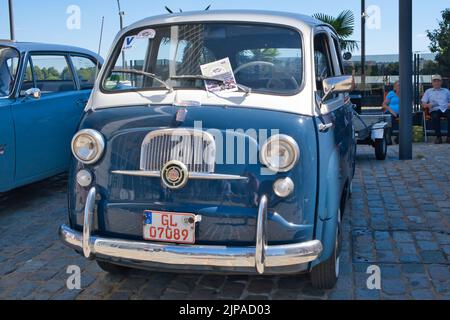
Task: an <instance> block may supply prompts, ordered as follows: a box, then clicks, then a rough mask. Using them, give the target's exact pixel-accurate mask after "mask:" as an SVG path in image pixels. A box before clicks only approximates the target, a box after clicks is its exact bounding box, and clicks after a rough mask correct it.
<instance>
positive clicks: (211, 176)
mask: <svg viewBox="0 0 450 320" xmlns="http://www.w3.org/2000/svg"><path fill="white" fill-rule="evenodd" d="M111 173H113V174H119V175H124V176H133V177H147V178H161V172H159V171H140V170H114V171H111ZM189 179H193V180H248V178H247V177H243V176H237V175H229V174H217V173H197V172H189Z"/></svg>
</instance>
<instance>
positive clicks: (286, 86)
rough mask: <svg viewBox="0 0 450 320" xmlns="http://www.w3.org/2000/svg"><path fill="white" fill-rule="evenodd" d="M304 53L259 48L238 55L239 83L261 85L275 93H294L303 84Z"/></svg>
mask: <svg viewBox="0 0 450 320" xmlns="http://www.w3.org/2000/svg"><path fill="white" fill-rule="evenodd" d="M301 54H302V52H301V50H299V49H293V48H258V49H251V50H243V51H240V52H239V53H238V54H237V57H236V60H237V70H239V73H238V75H237V76H236V77H237V81H238V82H239V83H242V84H253V87H255V83H254V81H255V79H259V82H260V83H259V85H260V86H262V88H259V89H263V88H264V87H265V86H267V88H269V89H271V90H275V91H279V92H282V91H293V90H296V89H298V88H299V85H300V83H301V74H302V70H301V66H302V56H301Z"/></svg>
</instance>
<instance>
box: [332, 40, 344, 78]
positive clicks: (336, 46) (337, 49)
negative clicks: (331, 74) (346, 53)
mask: <svg viewBox="0 0 450 320" xmlns="http://www.w3.org/2000/svg"><path fill="white" fill-rule="evenodd" d="M332 38H333V42H334V49H335V52H336V59H337V62H338V66H339V74H338V75H342V74H344V66H343V65H342V52H341V46H340V44H339V41H338V39H337V38H336V37H335V36H333V37H332Z"/></svg>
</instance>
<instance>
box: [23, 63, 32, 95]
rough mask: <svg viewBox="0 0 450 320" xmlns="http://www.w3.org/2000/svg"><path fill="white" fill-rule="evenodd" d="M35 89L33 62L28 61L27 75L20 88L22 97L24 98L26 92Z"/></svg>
mask: <svg viewBox="0 0 450 320" xmlns="http://www.w3.org/2000/svg"><path fill="white" fill-rule="evenodd" d="M34 87H35V84H34V76H33V70H32V68H31V61H30V59H28V60H27V63H26V69H25V75H24V78H23V82H22V86H21V87H20V95H21V96H24V95H25V91H27V90H28V89H31V88H34Z"/></svg>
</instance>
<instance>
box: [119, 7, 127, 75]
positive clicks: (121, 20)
mask: <svg viewBox="0 0 450 320" xmlns="http://www.w3.org/2000/svg"><path fill="white" fill-rule="evenodd" d="M117 7H118V8H119V21H120V30H123V16H124V15H125V12H123V11H122V8H121V6H120V0H117ZM125 64H126V59H125V52H123V51H122V66H123V68H126V66H125Z"/></svg>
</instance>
